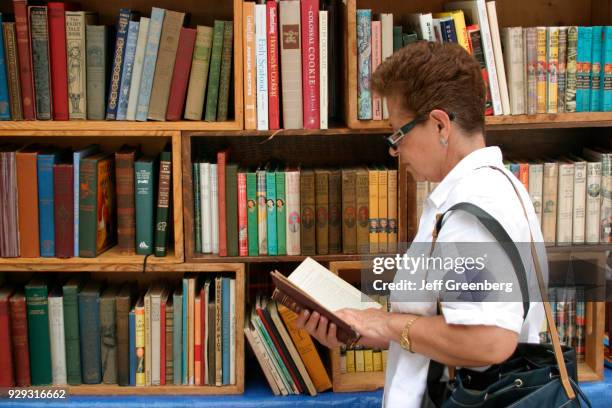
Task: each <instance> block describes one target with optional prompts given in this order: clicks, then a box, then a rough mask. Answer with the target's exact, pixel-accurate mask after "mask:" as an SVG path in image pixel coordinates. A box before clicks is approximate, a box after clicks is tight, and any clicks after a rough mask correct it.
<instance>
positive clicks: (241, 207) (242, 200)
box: [238, 173, 249, 256]
mask: <svg viewBox="0 0 612 408" xmlns="http://www.w3.org/2000/svg"><path fill="white" fill-rule="evenodd" d="M238 250H239V255H240V256H248V255H249V237H248V219H247V187H246V173H238Z"/></svg>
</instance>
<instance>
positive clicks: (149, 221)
mask: <svg viewBox="0 0 612 408" xmlns="http://www.w3.org/2000/svg"><path fill="white" fill-rule="evenodd" d="M134 173H135V175H136V194H135V202H136V253H137V254H139V255H149V254H152V253H153V202H154V200H153V196H154V195H153V192H154V191H155V173H156V172H155V159H154V158H152V157H143V158H141V159H139V160H137V161H136V163H135V164H134Z"/></svg>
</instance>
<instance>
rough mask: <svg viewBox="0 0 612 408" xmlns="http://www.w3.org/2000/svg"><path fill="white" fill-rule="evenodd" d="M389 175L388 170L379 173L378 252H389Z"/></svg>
mask: <svg viewBox="0 0 612 408" xmlns="http://www.w3.org/2000/svg"><path fill="white" fill-rule="evenodd" d="M388 194H389V174H388V172H387V171H386V170H379V172H378V215H379V220H378V250H379V251H380V252H382V253H384V252H388V251H387V249H388V244H389V234H388V233H387V227H388V225H389V213H388V211H389V200H388V198H389V196H388Z"/></svg>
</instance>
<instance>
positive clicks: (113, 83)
mask: <svg viewBox="0 0 612 408" xmlns="http://www.w3.org/2000/svg"><path fill="white" fill-rule="evenodd" d="M129 22H130V9H127V8H122V9H120V10H119V18H118V19H117V32H116V37H115V50H114V52H113V67H112V69H111V77H110V83H109V85H108V101H107V105H106V120H115V119H116V118H117V104H118V102H119V90H120V89H119V87H120V86H121V70H122V68H123V57H124V55H125V43H126V39H127V30H128V24H129Z"/></svg>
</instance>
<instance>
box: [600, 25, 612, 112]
mask: <svg viewBox="0 0 612 408" xmlns="http://www.w3.org/2000/svg"><path fill="white" fill-rule="evenodd" d="M603 33H604V34H603V46H602V51H601V53H602V61H603V62H602V64H603V65H602V67H601V85H600V87H601V110H602V111H604V112H610V111H612V26H606V27H604V28H603Z"/></svg>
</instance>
